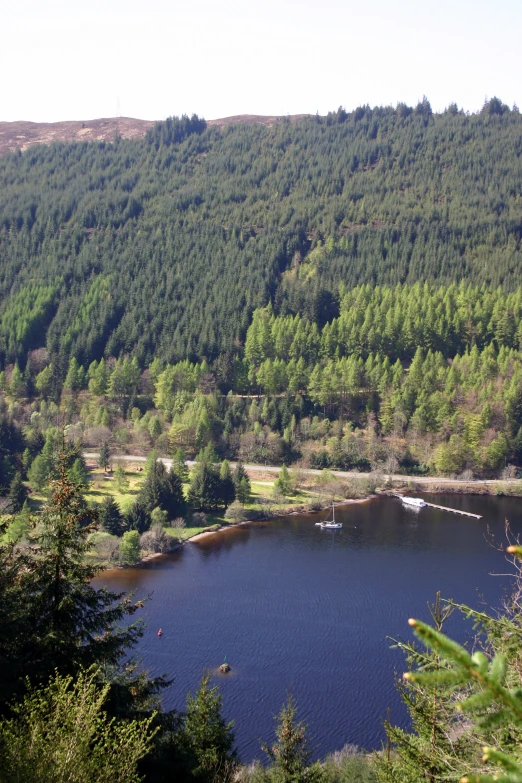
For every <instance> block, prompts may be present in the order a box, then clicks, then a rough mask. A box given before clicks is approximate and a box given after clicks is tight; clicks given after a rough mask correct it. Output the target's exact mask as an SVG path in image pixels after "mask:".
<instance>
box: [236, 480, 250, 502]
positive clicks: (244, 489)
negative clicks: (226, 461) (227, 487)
mask: <svg viewBox="0 0 522 783" xmlns="http://www.w3.org/2000/svg"><path fill="white" fill-rule="evenodd" d="M251 496H252V490H251V486H250V480H249V478H248V476H246V477H245V476H243V478H242V479H241V481H240V482H239V485H236V498H237V499H238V500H239V502H240V503H242V504H243V505H244V506H245V505H246V504H247V503H250V500H251Z"/></svg>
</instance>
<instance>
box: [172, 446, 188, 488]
mask: <svg viewBox="0 0 522 783" xmlns="http://www.w3.org/2000/svg"><path fill="white" fill-rule="evenodd" d="M171 472H172V473H175V474H176V476H179V478H180V480H181V482H182V484H186V482H187V481H188V477H189V472H188V468H187V463H186V462H185V455H184V454H183V450H182V449H178V450H177V451H176V453H175V454H174V457H173V458H172V467H171Z"/></svg>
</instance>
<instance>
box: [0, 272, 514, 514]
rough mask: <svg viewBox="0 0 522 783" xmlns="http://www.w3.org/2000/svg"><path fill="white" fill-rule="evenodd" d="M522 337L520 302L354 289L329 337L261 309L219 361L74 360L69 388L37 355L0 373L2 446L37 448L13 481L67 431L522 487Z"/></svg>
mask: <svg viewBox="0 0 522 783" xmlns="http://www.w3.org/2000/svg"><path fill="white" fill-rule="evenodd" d="M521 336H522V289H516V290H515V291H513V292H511V293H505V292H503V291H502V290H501V289H496V290H494V291H491V290H489V289H487V288H485V287H481V288H477V287H475V286H472V285H468V284H464V283H460V284H458V285H450V286H448V287H441V286H431V285H429V284H424V285H421V284H420V283H418V284H415V285H413V286H399V287H396V288H393V289H391V288H387V287H377V288H371V287H370V286H361V287H358V288H356V289H353V290H351V291H347V290H344V291H342V296H341V300H340V307H339V314H338V316H337V317H334V318H333V319H332V320H330V321H328V322H326V323H325V324H324V325H323V326H322V327H320V326H318V324H317V322H315V321H313V320H310V319H308V318H306V317H303V316H300V315H295V316H291V315H277V314H276V313H275V312H274V308H273V307H272V306H271V305H268V306H267V307H265V308H260V309H258V310H256V311H255V312H254V314H253V318H252V322H251V324H250V326H249V328H248V330H247V333H246V339H245V347H244V351H242V352H238V353H236V354H234V353H229V354H225V355H222V356H220V357H218V358H217V359H216V360H214V361H213V362H209V361H207V360H206V359H202V360H201V361H197V362H192V361H190V360H189V359H185V360H183V361H181V362H176V363H172V364H169V363H165V362H163V361H162V360H161V359H160V358H159V357H156V358H155V359H154V360H153V361H152V363H151V364H150V365H149V366H148V367H143V366H140V364H139V362H138V360H137V358H136V357H134V358H132V359H131V358H130V357H128V356H127V357H125V358H121V359H115V358H113V357H112V358H109V359H107V360H106V359H105V358H102V359H100V361H96V360H95V361H93V362H91V363H90V364H88V365H85V366H83V365H81V364H80V363H79V362H78V361H77V360H76V358H74V357H73V358H72V359H71V360H70V361H69V364H68V366H67V367H66V368H65V369H66V372H65V379H64V381H63V383H61V382H60V380H59V374H57V372H56V370H55V365H54V363H53V362H52V361H49V359H50V357H49V356H48V354H47V353H46V352H45V351H42V350H39V349H38V350H35V351H32V352H30V353H29V357H28V361H27V363H26V366H25V369H24V371H22V369H21V368H20V366H19V365H18V364H15V365H11V366H10V367H9V368H8V369H7V370H6V371H3V372H2V373H0V390H1V392H2V393H3V396H4V398H5V404H4V409H3V410H4V415H5V416H7V418H6V422H9V427H11V428H12V427H15V429H14V430H9V432H10V433H11V434H8V433H7V432H6V440H5V442H6V443H11V442H13V443H14V442H15V441H16V439H18V441H17V442H18V443H19V442H21V441H22V440H24V439H25V444H26V445H24V446H23V447H20V446H17V448H18V451H19V452H20V453H22V452H23V453H24V454H25V457H24V458H23V460H22V461H20V459H19V460H18V463H17V465H16V466H15V468H12V469H11V476H10V480H12V478H13V475H14V472H16V471H19V470H22V469H23V470H25V471H26V475H27V476H28V475H29V472H28V471H29V469H31V471H32V473H31V475H32V476H34V475H36V474H40V473H41V471H39V470H37V469H36V467H34V466H33V462H34V461H35V460H36V461H37V466H38V464H39V462H44V461H45V460H44V454H43V449H44V445H45V442H46V437H47V433H49V432H51V431H53V432H54V433H55V434H54V435H52V436H50V437H51V439H52V438H55V437H56V432H58V433H59V432H60V431H61V428H63V426H64V425H67V427H68V433H69V434H68V437H69V438H70V439H72V440H74V441H75V442H77V443H78V444H83V446H84V447H87V448H89V447H91V448H100V447H101V446H102V445H103V444H104V443H110V445H111V448H115V447H118V448H123V449H128V450H130V451H131V453H132V451H133V450H134V451H136V450H138V452H142V453H148V452H149V451H150V450H151V449H153V448H156V449H157V450H158V451H159V452H160V453H163V454H175V453H176V452H178V450H181V453H182V455H183V457H185V458H193V457H194V456H196V455H197V454H198V453H199V452H201V451H202V450H203V449H205V448H207V447H209V448H212V449H213V450H215V454H216V457H215V460H214V461H215V462H217V461H218V460H219V461H221V460H223V459H229V460H230V459H233V460H238V459H239V460H243V461H244V462H257V463H265V464H267V463H268V464H282V463H286V464H289V463H291V462H295V461H298V460H303V463H304V464H308V465H309V466H311V467H320V468H323V467H327V468H337V469H340V470H351V469H355V470H364V471H370V470H381V471H382V470H384V471H385V472H398V471H401V472H405V473H411V474H412V475H415V474H426V473H432V474H440V473H444V474H453V473H459V474H460V473H462V472H465V471H467V472H468V475H469V472H471V473H473V474H475V475H477V476H484V477H485V476H499V475H500V474H501V473H502V472H504V473H505V475H506V477H510V476H514V475H516V472H517V469H518V466H520V464H521V463H522V352H521V350H520V348H521ZM15 425H17V426H15ZM6 426H7V424H6ZM53 428H54V429H53ZM57 428H58V429H57ZM13 439H14V440H13ZM13 448H14V447H13ZM46 448H47V447H46ZM49 448H50V447H49ZM6 449H7V450H6V452H5V457H4V463H5V465H6V466H7V467H6V468H5V470H6V471H8V465H9V462H10V460H9V449H8V448H7V447H6ZM15 451H16V449H15ZM12 453H13V452H11V454H12ZM14 461H15V462H16V460H14ZM11 462H13V459H11ZM22 463H23V464H22ZM6 475H7V474H6ZM8 478H9V477H8ZM44 478H45V476H44ZM10 480H9V481H7V479H6V480H3V482H2V483H3V486H4V491H5V492H7V491H8V488H9V485H10ZM225 505H226V504H225Z"/></svg>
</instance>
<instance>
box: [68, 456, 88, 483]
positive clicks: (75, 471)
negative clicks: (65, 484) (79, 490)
mask: <svg viewBox="0 0 522 783" xmlns="http://www.w3.org/2000/svg"><path fill="white" fill-rule="evenodd" d="M68 475H69V478H70V479H71V481H74V482H75V484H77V485H78V486H79V487H83V488H84V489H86V487H87V484H88V483H89V474H88V473H87V468H86V467H85V461H84V460H83V459H82V458H81V457H77V458H76V459H75V460H74V462H73V464H72V467H71V468H70V469H69V473H68Z"/></svg>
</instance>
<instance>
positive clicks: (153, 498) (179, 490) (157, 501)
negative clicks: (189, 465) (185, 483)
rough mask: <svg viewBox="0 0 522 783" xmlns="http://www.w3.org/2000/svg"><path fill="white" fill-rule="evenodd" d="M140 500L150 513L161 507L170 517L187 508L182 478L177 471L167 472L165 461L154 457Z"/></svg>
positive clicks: (172, 517) (178, 514) (173, 517)
mask: <svg viewBox="0 0 522 783" xmlns="http://www.w3.org/2000/svg"><path fill="white" fill-rule="evenodd" d="M139 500H140V502H141V503H142V505H143V507H144V508H145V510H146V511H147V513H148V514H151V513H152V511H153V509H155V508H157V507H159V508H160V509H162V510H163V511H165V512H166V513H167V518H168V519H175V518H176V517H178V516H180V515H181V514H182V513H183V512H184V510H185V498H184V495H183V487H182V484H181V480H180V478H179V476H178V475H177V474H176V473H173V472H172V471H169V472H167V469H166V467H165V465H164V463H163V462H161V461H160V460H156V459H154V460H153V461H152V463H150V465H149V469H148V471H147V474H146V476H145V481H144V482H143V486H142V488H141V490H140V494H139Z"/></svg>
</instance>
